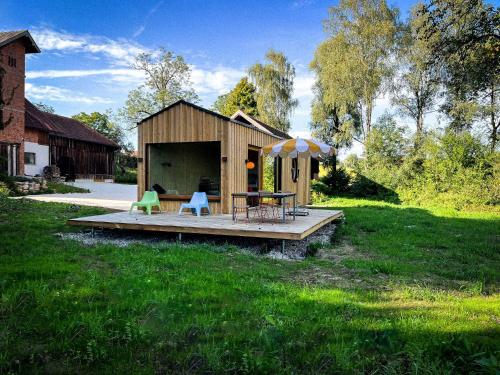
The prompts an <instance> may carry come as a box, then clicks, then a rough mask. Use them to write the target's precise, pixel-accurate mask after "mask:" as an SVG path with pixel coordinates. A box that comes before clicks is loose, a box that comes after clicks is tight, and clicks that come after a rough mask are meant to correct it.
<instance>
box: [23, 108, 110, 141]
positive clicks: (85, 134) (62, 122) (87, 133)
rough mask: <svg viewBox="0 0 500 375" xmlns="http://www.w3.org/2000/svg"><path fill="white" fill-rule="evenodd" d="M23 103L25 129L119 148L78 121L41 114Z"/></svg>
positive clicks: (36, 109) (50, 114)
mask: <svg viewBox="0 0 500 375" xmlns="http://www.w3.org/2000/svg"><path fill="white" fill-rule="evenodd" d="M25 103H26V108H25V126H26V127H27V128H32V129H38V130H42V131H45V132H47V133H49V134H50V135H54V136H58V137H63V138H69V139H74V140H78V141H84V142H90V143H98V144H101V145H105V146H109V147H115V148H119V146H118V145H117V144H116V143H115V142H113V141H111V140H109V139H108V138H106V137H105V136H103V135H102V134H100V133H98V132H97V131H95V130H93V129H91V128H89V127H88V126H87V125H85V124H83V123H81V122H80V121H77V120H74V119H72V118H69V117H64V116H59V115H55V114H53V113H48V112H43V111H41V110H39V109H38V108H37V107H36V106H34V105H33V104H32V103H31V102H30V101H29V100H27V99H25Z"/></svg>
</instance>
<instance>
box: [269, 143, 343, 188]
mask: <svg viewBox="0 0 500 375" xmlns="http://www.w3.org/2000/svg"><path fill="white" fill-rule="evenodd" d="M334 153H335V149H334V148H333V147H332V146H329V145H327V144H325V143H322V142H319V141H316V140H314V139H302V138H299V137H297V138H295V139H285V140H282V141H278V142H275V143H271V144H270V145H267V146H264V147H262V149H261V150H260V154H261V155H262V156H266V155H268V156H271V157H273V158H276V157H280V158H286V157H289V158H298V157H303V158H307V157H309V156H311V157H313V158H315V159H322V158H326V157H328V156H331V155H333V154H334ZM297 166H298V164H297ZM298 177H299V170H298V167H295V169H293V168H292V180H293V182H297V179H298ZM275 178H276V179H277V178H278V169H277V168H276V176H275Z"/></svg>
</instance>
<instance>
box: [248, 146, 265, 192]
mask: <svg viewBox="0 0 500 375" xmlns="http://www.w3.org/2000/svg"><path fill="white" fill-rule="evenodd" d="M246 168H247V185H248V186H247V191H248V192H255V191H259V190H260V189H261V183H260V162H259V150H258V149H251V148H249V149H248V157H247V160H246Z"/></svg>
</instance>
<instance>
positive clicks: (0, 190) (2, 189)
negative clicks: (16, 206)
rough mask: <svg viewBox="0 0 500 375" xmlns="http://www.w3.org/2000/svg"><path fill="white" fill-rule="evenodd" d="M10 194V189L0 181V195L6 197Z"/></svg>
mask: <svg viewBox="0 0 500 375" xmlns="http://www.w3.org/2000/svg"><path fill="white" fill-rule="evenodd" d="M9 195H10V189H9V187H8V186H7V184H6V183H5V182H1V181H0V197H8V196H9Z"/></svg>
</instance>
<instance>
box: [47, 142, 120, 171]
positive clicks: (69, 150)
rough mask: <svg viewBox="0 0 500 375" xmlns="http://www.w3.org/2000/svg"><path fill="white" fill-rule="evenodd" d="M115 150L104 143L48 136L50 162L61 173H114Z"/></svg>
mask: <svg viewBox="0 0 500 375" xmlns="http://www.w3.org/2000/svg"><path fill="white" fill-rule="evenodd" d="M114 154H115V150H114V149H113V148H111V147H107V146H104V145H100V144H96V143H89V142H82V141H76V140H73V139H68V138H61V137H53V136H51V137H50V162H51V164H52V165H57V166H58V167H59V168H60V169H61V174H62V175H65V174H72V173H73V174H75V175H80V176H81V177H85V176H95V175H108V176H113V175H114V156H115V155H114Z"/></svg>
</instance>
